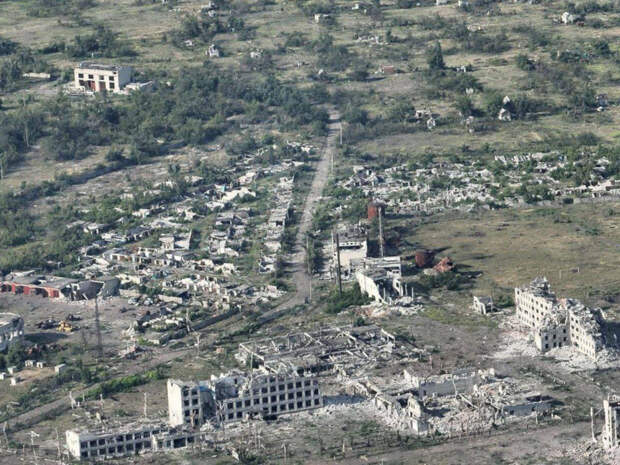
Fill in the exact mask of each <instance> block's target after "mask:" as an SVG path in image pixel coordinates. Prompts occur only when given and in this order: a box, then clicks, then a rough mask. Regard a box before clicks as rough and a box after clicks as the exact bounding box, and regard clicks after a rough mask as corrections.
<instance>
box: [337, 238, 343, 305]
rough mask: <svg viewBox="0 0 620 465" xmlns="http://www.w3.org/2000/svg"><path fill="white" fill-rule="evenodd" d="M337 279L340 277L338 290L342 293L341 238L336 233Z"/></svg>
mask: <svg viewBox="0 0 620 465" xmlns="http://www.w3.org/2000/svg"><path fill="white" fill-rule="evenodd" d="M336 279H338V292H339V293H340V295H342V276H341V272H340V238H339V236H338V233H336Z"/></svg>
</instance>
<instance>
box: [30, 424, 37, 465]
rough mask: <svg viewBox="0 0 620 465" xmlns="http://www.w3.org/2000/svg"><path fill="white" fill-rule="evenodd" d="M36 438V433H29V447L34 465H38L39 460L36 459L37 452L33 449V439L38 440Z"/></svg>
mask: <svg viewBox="0 0 620 465" xmlns="http://www.w3.org/2000/svg"><path fill="white" fill-rule="evenodd" d="M38 437H39V435H38V434H37V433H35V432H34V431H30V445H31V446H32V455H33V456H34V463H35V465H38V463H39V458H38V457H37V451H36V449H35V447H34V438H38Z"/></svg>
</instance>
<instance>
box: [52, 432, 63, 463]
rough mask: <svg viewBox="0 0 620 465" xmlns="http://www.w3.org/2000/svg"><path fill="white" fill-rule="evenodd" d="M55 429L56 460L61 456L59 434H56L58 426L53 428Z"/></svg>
mask: <svg viewBox="0 0 620 465" xmlns="http://www.w3.org/2000/svg"><path fill="white" fill-rule="evenodd" d="M54 430H55V431H56V447H57V448H58V460H60V457H61V456H62V452H61V448H60V435H59V434H58V428H54Z"/></svg>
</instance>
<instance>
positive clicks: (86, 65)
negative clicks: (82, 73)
mask: <svg viewBox="0 0 620 465" xmlns="http://www.w3.org/2000/svg"><path fill="white" fill-rule="evenodd" d="M77 67H78V68H79V69H97V70H100V71H120V70H121V69H127V68H129V66H122V65H104V64H102V63H91V62H89V61H83V62H81V63H79V64H78V65H77Z"/></svg>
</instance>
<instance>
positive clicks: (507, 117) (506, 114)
mask: <svg viewBox="0 0 620 465" xmlns="http://www.w3.org/2000/svg"><path fill="white" fill-rule="evenodd" d="M497 119H498V120H500V121H511V120H512V115H511V114H510V111H509V110H507V109H506V108H502V109H501V110H500V111H499V113H498V114H497Z"/></svg>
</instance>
